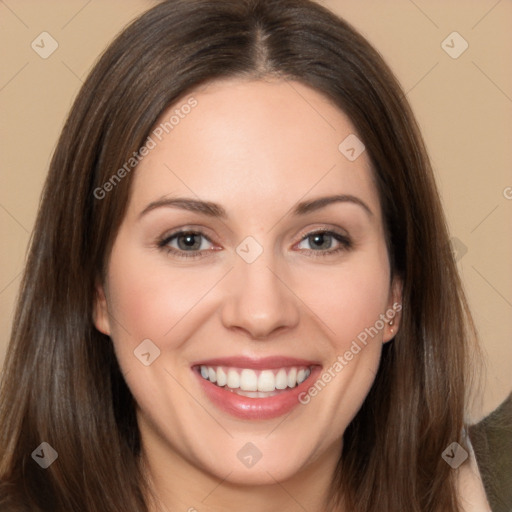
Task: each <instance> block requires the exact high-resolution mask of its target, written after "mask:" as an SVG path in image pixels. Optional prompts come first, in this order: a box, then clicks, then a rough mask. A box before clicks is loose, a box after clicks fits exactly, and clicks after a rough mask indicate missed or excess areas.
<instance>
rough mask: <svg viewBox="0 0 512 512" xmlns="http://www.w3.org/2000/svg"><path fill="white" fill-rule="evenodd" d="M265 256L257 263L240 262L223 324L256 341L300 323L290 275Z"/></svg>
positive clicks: (229, 288) (230, 284) (228, 285)
mask: <svg viewBox="0 0 512 512" xmlns="http://www.w3.org/2000/svg"><path fill="white" fill-rule="evenodd" d="M265 254H266V253H265V252H263V254H262V255H261V256H260V257H259V258H258V259H257V260H256V261H254V262H252V263H246V262H245V261H244V260H243V259H241V258H239V259H238V260H237V261H236V263H235V268H234V269H233V271H232V272H230V278H229V282H226V283H225V287H226V299H225V301H224V305H223V308H222V322H223V324H224V326H225V327H226V328H227V329H230V330H238V331H243V332H244V333H245V334H246V335H247V336H249V337H250V338H252V339H258V340H266V339H269V338H270V337H271V336H272V335H273V334H274V333H276V332H277V331H280V332H281V331H284V330H286V329H287V328H293V327H295V326H296V325H297V324H298V322H299V299H298V298H297V297H296V296H295V295H294V293H293V291H292V290H291V289H290V288H289V284H288V283H287V279H286V275H287V273H286V272H285V271H283V269H282V268H281V269H280V270H279V269H278V268H275V267H276V265H275V262H274V261H273V259H272V258H271V257H266V255H265Z"/></svg>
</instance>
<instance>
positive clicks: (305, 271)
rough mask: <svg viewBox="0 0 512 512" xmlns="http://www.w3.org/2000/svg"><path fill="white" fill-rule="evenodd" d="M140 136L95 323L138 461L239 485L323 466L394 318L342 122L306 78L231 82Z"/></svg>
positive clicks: (334, 455)
mask: <svg viewBox="0 0 512 512" xmlns="http://www.w3.org/2000/svg"><path fill="white" fill-rule="evenodd" d="M185 105H189V107H186V106H185ZM171 116H174V118H173V119H171ZM170 119H171V120H170ZM166 122H167V125H165V123H166ZM160 123H164V124H160ZM166 132H168V133H166ZM150 137H151V141H149V140H148V144H147V148H146V149H147V150H146V151H142V152H141V154H143V153H145V154H146V156H144V157H143V159H142V161H141V163H140V164H139V165H138V167H137V169H136V170H135V171H133V172H134V173H135V174H134V176H133V183H132V187H133V188H132V194H131V198H130V201H129V205H128V208H127V212H126V215H125V218H124V220H123V222H122V225H121V227H120V229H119V232H118V234H117V237H116V240H115V243H114V245H113V249H112V252H111V255H110V259H109V264H108V272H107V279H106V282H105V283H104V285H103V286H102V287H99V299H98V302H97V307H96V313H95V323H96V326H97V328H98V329H99V330H101V331H102V332H105V333H107V334H109V335H110V336H111V339H112V342H113V343H114V347H115V351H116V354H117V357H118V360H119V364H120V366H121V369H122V371H123V373H124V376H125V379H126V382H127V384H128V386H129V388H130V390H131V392H132V393H133V396H134V397H135V400H136V402H137V406H138V409H137V417H138V422H139V428H140V432H141V436H142V444H143V449H144V453H145V454H146V455H147V457H148V460H149V461H150V463H151V464H152V465H153V467H157V468H159V469H160V470H161V471H165V470H166V469H168V470H171V469H173V470H174V469H176V468H177V467H179V468H180V473H179V474H180V475H181V476H183V475H196V476H197V475H198V474H203V475H204V474H208V475H209V476H210V477H211V476H214V477H216V478H217V479H218V478H221V479H225V478H226V479H227V480H228V481H231V482H237V483H259V484H261V483H274V482H275V480H280V481H281V480H284V479H287V478H291V477H294V476H297V475H299V474H307V473H308V471H312V470H313V468H315V467H318V464H325V465H327V466H329V467H330V468H331V469H332V470H334V466H335V464H336V462H337V460H338V457H339V454H340V450H341V444H342V435H343V432H344V430H345V428H346V427H347V425H348V423H349V422H350V421H351V419H352V418H353V417H354V415H355V414H356V412H357V411H358V409H359V408H360V406H361V405H362V403H363V401H364V399H365V396H366V395H367V393H368V391H369V388H370V386H371V385H372V382H373V381H374V378H375V374H376V371H377V368H378V365H379V358H380V354H381V348H382V344H383V343H384V342H386V341H388V340H389V339H390V338H392V336H393V333H392V331H391V327H390V326H389V325H388V323H387V320H389V319H391V318H392V317H393V316H394V315H395V313H397V312H398V310H399V309H400V306H398V305H397V303H398V302H399V299H400V297H399V294H400V289H399V286H398V284H397V283H395V284H396V286H395V285H393V286H391V283H390V268H389V260H388V255H387V251H386V243H385V238H384V230H383V220H382V217H381V211H380V204H379V199H378V195H377V191H376V187H375V185H374V183H373V181H372V172H371V168H370V163H369V158H368V156H367V154H366V152H365V151H364V149H363V147H362V146H361V145H360V144H361V143H360V142H359V141H358V139H356V135H355V129H354V127H353V126H352V124H351V122H350V120H349V119H348V118H347V117H346V116H345V115H344V114H343V113H342V112H341V111H340V110H339V109H338V108H336V107H335V106H333V105H332V104H331V103H330V102H329V101H328V100H327V99H326V98H325V97H324V96H323V95H321V94H320V93H318V92H316V91H315V90H313V89H310V88H309V87H306V86H304V85H301V84H300V83H297V82H285V81H268V82H266V81H241V80H230V81H227V80H226V81H222V82H214V83H211V84H209V85H208V86H203V87H202V88H201V89H198V90H196V91H195V92H194V93H192V94H191V95H189V96H187V97H185V98H184V99H183V100H182V101H180V102H178V103H177V104H176V105H174V106H173V107H172V108H170V109H169V110H167V111H166V112H165V113H164V115H162V117H161V119H160V120H159V121H158V123H157V125H156V126H155V129H154V130H153V132H152V133H151V134H150ZM347 137H349V138H348V139H347ZM340 144H341V146H340ZM361 150H362V152H361ZM359 153H360V154H359ZM110 193H112V194H115V193H116V192H115V190H113V191H111V192H110ZM334 196H338V200H337V201H334V200H327V199H325V198H333V197H334ZM185 198H186V199H185ZM178 199H179V200H178ZM319 199H322V200H321V201H318V200H319ZM172 201H174V202H172ZM203 203H207V204H203ZM213 203H215V205H213ZM190 232H192V234H191V233H190ZM180 233H181V234H180ZM322 233H323V234H322ZM399 316H400V315H399V314H398V313H397V314H396V316H395V317H394V325H393V327H392V328H393V329H394V330H395V333H396V330H397V323H398V319H399ZM201 367H202V373H203V375H201ZM205 377H206V378H205ZM207 379H208V380H207ZM304 379H305V380H304ZM297 380H298V382H299V385H298V386H296V384H297ZM212 381H216V382H212ZM276 386H277V389H276ZM272 390H273V391H272ZM174 474H176V473H174ZM226 475H228V476H227V477H226ZM181 476H180V477H179V478H181Z"/></svg>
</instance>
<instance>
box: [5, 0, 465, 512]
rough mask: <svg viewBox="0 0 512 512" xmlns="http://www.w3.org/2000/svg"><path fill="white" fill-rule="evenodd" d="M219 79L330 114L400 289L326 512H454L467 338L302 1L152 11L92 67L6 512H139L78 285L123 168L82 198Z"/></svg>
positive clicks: (371, 72)
mask: <svg viewBox="0 0 512 512" xmlns="http://www.w3.org/2000/svg"><path fill="white" fill-rule="evenodd" d="M235 76H238V77H246V78H261V77H265V76H272V77H277V78H280V79H282V80H297V81H300V82H302V83H304V84H306V85H309V86H311V87H313V88H315V89H316V90H317V91H319V92H321V93H323V94H324V95H326V96H327V97H329V98H330V99H331V100H332V101H334V102H335V104H336V105H338V106H339V108H340V109H341V110H343V111H344V112H345V113H346V114H347V115H348V117H349V118H350V119H351V121H352V123H353V124H354V126H355V128H356V129H357V132H358V134H359V136H360V138H361V139H362V140H363V143H364V144H365V146H366V150H367V153H368V156H369V158H370V160H371V163H372V166H373V171H374V177H375V182H376V185H377V188H378V192H379V196H380V201H381V205H382V210H383V218H384V222H385V228H386V233H387V243H388V250H389V256H390V261H391V267H392V272H393V274H394V275H397V276H400V277H401V279H402V282H403V311H402V319H401V328H400V331H399V333H398V335H397V336H396V337H395V339H394V340H393V341H392V342H390V343H387V344H385V346H384V349H383V354H382V359H381V364H380V369H379V371H378V374H377V377H376V380H375V383H374V385H373V387H372V388H371V391H370V393H369V395H368V396H367V398H366V399H365V401H364V403H363V405H362V408H361V409H360V411H359V412H358V414H357V415H356V417H355V418H354V420H353V421H352V422H351V424H350V425H349V426H348V428H347V430H346V431H345V433H344V443H343V452H342V454H340V462H339V467H338V469H337V471H336V473H335V474H334V475H333V480H332V496H331V500H330V505H329V506H332V507H334V506H336V505H337V503H338V501H339V499H340V496H342V495H343V496H344V500H345V503H346V504H347V505H348V507H349V509H350V510H356V511H364V512H376V511H377V510H378V511H379V512H383V511H388V512H396V511H401V510H407V511H409V512H420V511H422V512H426V511H434V510H435V511H438V510H450V511H452V510H457V509H458V506H457V493H456V488H455V482H454V478H453V474H454V472H453V470H452V469H451V468H450V466H449V465H448V464H447V463H446V462H445V461H444V460H443V459H442V457H441V454H442V452H443V450H444V449H445V448H446V447H447V446H448V445H449V444H450V443H452V442H453V441H457V442H459V444H461V445H464V439H463V438H462V429H463V426H464V410H465V390H466V388H467V387H468V384H469V382H468V378H467V373H466V369H467V368H468V366H469V363H470V361H469V357H468V353H469V350H468V347H469V342H470V340H472V339H473V338H474V336H473V334H474V328H473V324H472V321H471V317H470V315H469V312H468V308H467V305H466V300H465V298H464V294H463V291H462V288H461V283H460V281H459V277H458V274H457V269H456V265H455V263H454V259H453V256H452V252H451V250H450V244H449V238H448V234H447V227H446V224H445V220H444V217H443V213H442V208H441V205H440V200H439V196H438V192H437V190H436V186H435V183H434V179H433V173H432V170H431V167H430V164H429V159H428V156H427V153H426V150H425V147H424V144H423V141H422V138H421V135H420V133H419V129H418V126H417V124H416V121H415V119H414V116H413V114H412V112H411V109H410V107H409V105H408V103H407V101H406V98H405V96H404V94H403V92H402V90H401V88H400V86H399V85H398V82H397V80H396V79H395V78H394V76H393V74H392V72H391V71H390V70H389V68H388V67H387V66H386V64H385V63H384V62H383V60H382V58H381V57H380V55H379V54H378V53H377V52H376V51H375V50H374V49H373V48H372V47H371V46H370V45H369V43H368V42H367V41H366V40H365V39H364V38H363V37H362V36H361V35H359V34H358V33H357V32H356V31H355V30H354V29H353V28H352V27H351V26H350V25H349V24H348V23H346V22H345V21H343V20H340V19H339V18H337V17H336V16H335V15H334V14H332V13H331V12H330V11H328V10H327V9H325V8H323V7H321V6H319V5H317V4H315V3H313V2H310V1H308V0H215V1H211V0H169V1H164V2H162V3H161V4H159V5H157V6H156V7H154V8H152V9H151V10H149V11H148V12H146V13H145V14H144V15H143V16H141V17H140V18H139V19H137V20H136V21H135V22H133V23H132V24H131V25H130V26H129V27H128V28H126V29H125V30H124V31H123V32H122V33H121V34H120V35H119V36H118V37H117V38H116V40H115V41H114V42H113V43H112V44H111V45H110V46H109V48H108V49H107V50H106V52H105V53H104V54H103V55H102V57H101V58H100V60H99V61H98V63H97V64H96V65H95V66H94V68H93V70H92V71H91V73H90V75H89V77H88V78H87V80H86V81H85V83H84V85H83V87H82V89H81V91H80V93H79V94H78V97H77V98H76V101H75V103H74V105H73V107H72V110H71V112H70V114H69V117H68V119H67V122H66V124H65V126H64V129H63V131H62V134H61V137H60V139H59V142H58V145H57V147H56V150H55V153H54V156H53V159H52V162H51V165H50V170H49V174H48V178H47V180H46V183H45V187H44V192H43V197H42V202H41V206H40V209H39V214H38V217H37V221H36V225H35V229H34V234H33V239H32V242H31V246H30V252H29V257H28V262H27V265H26V270H25V274H24V277H23V281H22V285H21V291H20V295H19V300H18V305H17V310H16V314H15V319H14V327H13V332H12V338H11V342H10V345H9V349H8V353H7V357H6V362H5V367H4V375H3V380H2V384H1V389H0V416H1V418H2V419H1V425H0V506H4V508H7V510H9V511H13V510H30V511H52V512H64V511H66V512H69V511H71V510H73V511H78V510H80V511H87V512H119V510H123V511H124V512H141V511H146V510H148V505H147V503H145V500H144V496H145V483H144V478H143V475H142V471H141V469H140V467H139V464H138V457H139V455H140V441H139V433H138V428H137V423H136V420H135V413H134V410H135V408H134V400H133V398H132V395H131V394H130V391H129V389H128V388H127V386H126V384H125V381H124V379H123V376H122V374H121V371H120V368H119V366H118V364H117V360H116V357H115V354H114V352H113V347H112V343H111V342H110V339H109V338H108V337H107V336H105V335H103V334H101V333H100V332H98V331H97V330H96V329H95V328H94V326H93V321H92V311H93V302H94V298H95V283H96V281H97V280H98V279H102V278H103V277H104V269H105V264H106V261H107V260H108V257H109V253H110V249H111V246H112V243H113V240H114V238H115V236H116V232H117V229H118V227H119V225H120V223H121V221H122V218H123V215H124V211H125V208H126V205H127V202H128V197H129V191H130V183H131V178H132V176H133V173H134V172H136V169H135V170H133V172H128V173H127V174H126V176H125V177H124V178H123V179H122V180H120V181H119V182H118V183H117V182H116V185H115V187H114V188H115V190H112V191H110V192H109V193H108V194H105V195H104V197H103V198H98V197H97V196H98V194H97V193H96V194H95V191H97V190H98V188H101V187H102V186H103V184H104V183H106V182H107V181H108V180H109V179H110V178H111V177H112V175H113V174H114V173H115V172H116V170H117V169H119V168H121V167H122V166H123V164H124V163H125V162H126V161H127V159H129V158H130V156H132V155H133V153H134V152H137V151H138V150H139V148H141V146H142V145H143V144H144V142H145V141H146V139H147V137H148V135H149V133H150V132H151V130H152V128H153V125H154V123H155V121H156V120H157V119H158V118H159V116H160V114H161V113H162V111H163V110H164V109H165V108H167V107H168V106H170V105H171V104H173V103H175V102H177V101H178V100H180V99H181V98H184V97H186V94H189V93H190V92H191V91H193V88H194V87H196V86H198V85H200V84H203V83H205V82H208V81H212V80H216V79H220V78H227V77H235ZM340 142H341V141H340ZM43 441H44V442H48V443H49V444H50V445H51V446H52V447H54V448H55V449H56V451H57V452H58V459H57V461H56V462H55V463H53V464H52V465H51V466H50V467H49V468H48V469H45V470H43V469H41V468H40V467H39V466H38V465H37V464H35V463H34V461H33V460H32V459H31V453H32V452H33V451H34V449H35V448H36V447H38V446H39V445H40V444H41V442H43ZM24 507H25V508H24ZM0 508H1V507H0ZM4 508H2V510H3V509H4Z"/></svg>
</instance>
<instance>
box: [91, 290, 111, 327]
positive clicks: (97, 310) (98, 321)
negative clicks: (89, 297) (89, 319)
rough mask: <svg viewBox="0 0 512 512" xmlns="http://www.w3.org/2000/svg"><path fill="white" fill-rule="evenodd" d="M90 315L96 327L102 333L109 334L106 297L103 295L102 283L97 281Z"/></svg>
mask: <svg viewBox="0 0 512 512" xmlns="http://www.w3.org/2000/svg"><path fill="white" fill-rule="evenodd" d="M92 316H93V322H94V326H95V327H96V329H98V331H100V332H102V333H103V334H106V335H107V336H110V321H109V314H108V304H107V297H106V295H105V289H104V285H103V284H101V283H99V282H98V283H97V284H96V296H95V298H94V306H93V313H92Z"/></svg>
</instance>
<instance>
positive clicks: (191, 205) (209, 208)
mask: <svg viewBox="0 0 512 512" xmlns="http://www.w3.org/2000/svg"><path fill="white" fill-rule="evenodd" d="M333 203H352V204H356V205H358V206H360V207H362V208H363V210H364V211H365V212H366V213H367V214H368V215H369V216H370V217H372V216H373V212H372V210H371V209H370V207H369V206H368V205H367V204H366V203H365V202H364V201H363V200H362V199H359V198H358V197H356V196H353V195H350V194H337V195H333V196H325V197H318V198H316V199H312V200H310V201H302V202H300V203H298V204H297V205H296V206H295V207H294V208H293V210H292V215H298V216H301V215H307V214H308V213H311V212H314V211H317V210H320V209H322V208H325V207H326V206H329V205H331V204H333ZM163 207H166V208H178V209H181V210H187V211H191V212H195V213H200V214H202V215H206V216H208V217H214V218H219V219H227V218H228V214H227V212H226V210H225V209H224V208H223V207H222V206H221V205H220V204H217V203H213V202H211V201H201V200H198V199H192V198H189V197H171V198H169V197H164V198H162V199H158V200H157V201H153V202H151V203H149V204H148V205H147V206H146V207H145V208H144V210H142V212H141V213H140V214H139V219H140V218H141V217H142V216H143V215H145V214H147V213H148V212H150V211H152V210H155V209H157V208H163Z"/></svg>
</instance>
